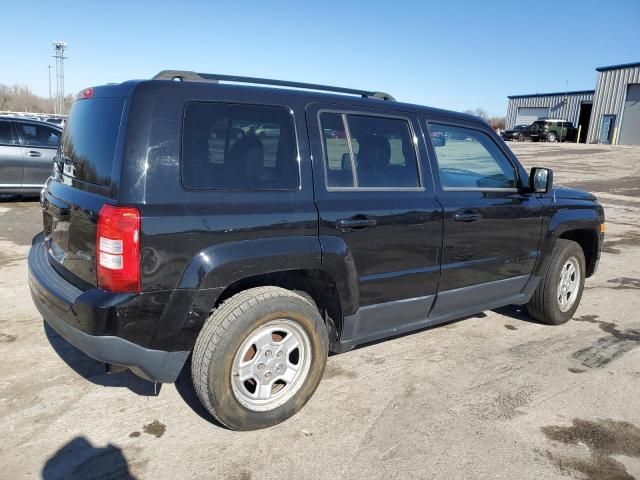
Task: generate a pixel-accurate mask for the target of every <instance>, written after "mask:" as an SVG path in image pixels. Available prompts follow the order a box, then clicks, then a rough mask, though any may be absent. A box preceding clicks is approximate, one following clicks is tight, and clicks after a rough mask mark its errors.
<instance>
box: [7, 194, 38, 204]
mask: <svg viewBox="0 0 640 480" xmlns="http://www.w3.org/2000/svg"><path fill="white" fill-rule="evenodd" d="M39 201H40V197H39V196H38V195H0V202H2V203H11V202H14V203H15V202H39Z"/></svg>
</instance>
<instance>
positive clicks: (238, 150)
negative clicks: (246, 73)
mask: <svg viewBox="0 0 640 480" xmlns="http://www.w3.org/2000/svg"><path fill="white" fill-rule="evenodd" d="M181 161H182V166H181V168H182V183H183V185H184V186H185V187H187V188H192V189H206V190H295V189H296V188H298V186H299V179H298V160H297V148H296V140H295V133H294V127H293V119H292V116H291V113H290V111H289V109H287V108H284V107H266V106H255V105H239V104H222V103H203V102H191V103H188V104H187V106H186V107H185V112H184V122H183V131H182V160H181Z"/></svg>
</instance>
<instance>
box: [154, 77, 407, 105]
mask: <svg viewBox="0 0 640 480" xmlns="http://www.w3.org/2000/svg"><path fill="white" fill-rule="evenodd" d="M153 80H173V81H181V82H184V81H190V82H212V83H217V82H221V81H222V82H234V83H253V84H256V85H275V86H278V87H291V88H302V89H305V90H321V91H325V92H336V93H348V94H351V95H360V96H361V97H365V98H377V99H380V100H389V101H395V98H393V97H392V96H391V95H389V94H388V93H384V92H375V91H369V90H357V89H355V88H343V87H332V86H330V85H319V84H315V83H302V82H288V81H286V80H274V79H270V78H256V77H239V76H237V75H220V74H217V73H196V72H190V71H186V70H163V71H161V72H160V73H158V74H157V75H155V76H154V77H153Z"/></svg>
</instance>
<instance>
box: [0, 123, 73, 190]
mask: <svg viewBox="0 0 640 480" xmlns="http://www.w3.org/2000/svg"><path fill="white" fill-rule="evenodd" d="M61 134H62V130H61V129H60V128H59V127H56V126H55V125H50V124H48V123H44V122H40V121H36V120H28V119H24V118H19V117H0V194H13V195H16V194H17V195H33V194H38V193H39V192H40V190H42V186H43V185H44V183H45V181H46V180H47V178H49V176H50V175H51V171H52V169H53V158H54V156H55V154H56V149H57V148H58V141H59V140H60V135H61Z"/></svg>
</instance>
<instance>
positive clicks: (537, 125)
mask: <svg viewBox="0 0 640 480" xmlns="http://www.w3.org/2000/svg"><path fill="white" fill-rule="evenodd" d="M518 139H519V140H520V141H526V140H533V141H544V142H564V141H575V140H576V129H575V128H574V126H573V123H571V122H567V121H566V120H556V119H541V120H536V121H535V122H533V123H532V124H531V125H529V126H528V127H527V128H526V129H525V130H524V131H522V132H520V135H519V137H518Z"/></svg>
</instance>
